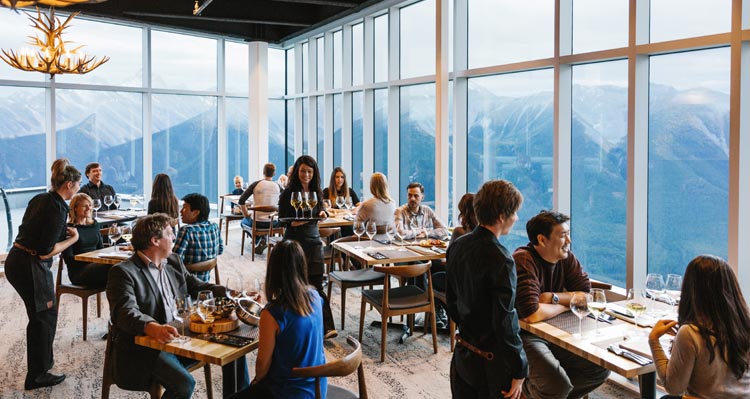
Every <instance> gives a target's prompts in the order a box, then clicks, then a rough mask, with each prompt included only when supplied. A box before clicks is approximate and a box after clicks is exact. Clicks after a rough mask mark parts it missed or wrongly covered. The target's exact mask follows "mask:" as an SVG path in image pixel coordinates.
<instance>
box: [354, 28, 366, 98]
mask: <svg viewBox="0 0 750 399" xmlns="http://www.w3.org/2000/svg"><path fill="white" fill-rule="evenodd" d="M362 26H363V24H362V23H359V24H356V25H353V26H352V86H358V85H361V84H362V83H363V81H364V79H363V76H364V60H365V51H364V40H365V37H364V29H363V27H362Z"/></svg>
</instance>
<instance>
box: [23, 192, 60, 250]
mask: <svg viewBox="0 0 750 399" xmlns="http://www.w3.org/2000/svg"><path fill="white" fill-rule="evenodd" d="M69 209H70V208H68V204H66V203H65V200H63V199H62V197H61V196H60V194H58V193H56V192H54V191H48V192H46V193H42V194H38V195H36V196H34V198H32V199H31V201H29V205H28V206H27V207H26V212H25V213H24V214H23V221H22V222H21V225H20V226H18V235H17V236H16V242H17V243H19V244H21V245H23V246H24V247H26V248H29V249H33V250H36V252H37V254H39V255H47V254H48V253H50V252H52V248H54V246H55V244H57V243H58V242H60V241H63V240H64V239H65V236H66V230H65V226H66V225H65V220H67V218H68V211H69Z"/></svg>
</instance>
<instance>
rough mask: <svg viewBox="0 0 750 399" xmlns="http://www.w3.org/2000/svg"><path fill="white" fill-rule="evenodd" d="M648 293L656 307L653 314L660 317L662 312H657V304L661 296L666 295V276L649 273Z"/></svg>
mask: <svg viewBox="0 0 750 399" xmlns="http://www.w3.org/2000/svg"><path fill="white" fill-rule="evenodd" d="M646 292H647V293H648V295H649V296H650V297H651V300H652V301H653V302H652V303H653V304H654V306H652V307H651V313H653V314H654V315H656V316H657V317H658V316H660V315H661V314H660V312H657V310H656V302H657V299H658V298H659V296H660V295H661V294H663V293H664V276H662V275H661V274H658V273H649V274H648V275H647V276H646Z"/></svg>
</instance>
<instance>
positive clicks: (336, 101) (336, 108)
mask: <svg viewBox="0 0 750 399" xmlns="http://www.w3.org/2000/svg"><path fill="white" fill-rule="evenodd" d="M341 97H342V95H341V94H334V95H333V165H332V167H336V166H341V156H342V154H341V112H342V109H341V108H342V106H343V99H342V98H341Z"/></svg>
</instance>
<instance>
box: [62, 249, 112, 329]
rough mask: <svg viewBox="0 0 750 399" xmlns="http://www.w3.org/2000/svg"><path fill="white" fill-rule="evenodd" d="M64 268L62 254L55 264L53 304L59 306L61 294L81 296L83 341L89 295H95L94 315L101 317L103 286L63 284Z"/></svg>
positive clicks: (86, 327) (86, 326) (86, 324)
mask: <svg viewBox="0 0 750 399" xmlns="http://www.w3.org/2000/svg"><path fill="white" fill-rule="evenodd" d="M64 268H65V261H64V260H63V257H62V255H60V262H58V266H57V278H56V281H55V306H57V307H58V308H59V307H60V297H61V296H62V295H63V294H69V295H75V296H77V297H79V298H81V312H82V319H83V340H84V341H85V340H86V338H87V336H88V334H87V330H88V315H89V297H90V296H91V295H96V317H102V292H104V288H103V287H102V288H97V287H84V286H80V285H75V284H73V283H71V284H63V282H62V277H63V269H64Z"/></svg>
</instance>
